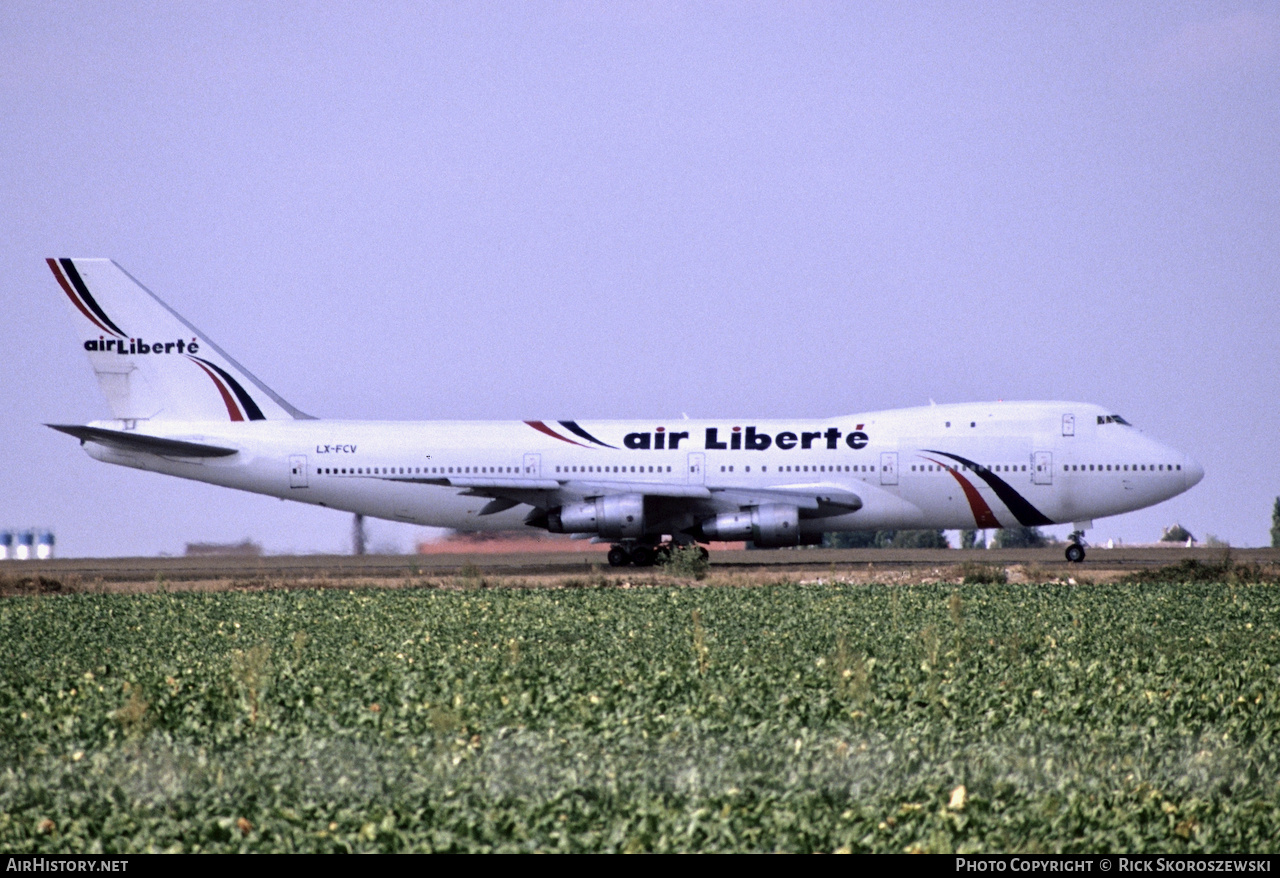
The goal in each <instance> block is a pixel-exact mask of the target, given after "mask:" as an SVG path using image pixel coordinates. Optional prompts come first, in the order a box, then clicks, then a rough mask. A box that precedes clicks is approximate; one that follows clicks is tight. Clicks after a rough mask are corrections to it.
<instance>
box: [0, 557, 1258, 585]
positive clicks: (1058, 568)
mask: <svg viewBox="0 0 1280 878" xmlns="http://www.w3.org/2000/svg"><path fill="white" fill-rule="evenodd" d="M1190 559H1194V560H1197V561H1199V562H1200V563H1202V564H1221V563H1222V562H1223V561H1224V560H1228V559H1229V560H1230V561H1231V562H1233V563H1236V564H1258V565H1263V566H1267V567H1272V566H1275V565H1280V549H1231V550H1225V551H1224V550H1222V549H1200V548H1195V549H1186V548H1167V549H1166V548H1155V549H1152V548H1134V549H1123V548H1121V549H1091V550H1090V552H1089V556H1088V558H1087V560H1086V561H1085V562H1084V563H1083V564H1068V563H1067V562H1066V561H1065V560H1064V559H1063V557H1062V550H1061V547H1057V548H1048V549H1026V550H1020V549H1003V550H986V551H984V550H974V551H964V550H948V549H910V550H906V549H904V550H892V549H808V550H783V551H770V552H761V551H741V550H739V551H721V552H715V551H713V552H712V564H711V566H710V568H709V569H708V571H707V572H706V574H705V576H704V577H703V578H701V579H697V580H695V579H693V578H691V577H677V576H673V575H670V574H669V573H667V572H665V571H664V570H663V569H662V568H658V567H653V568H644V569H637V568H616V569H615V568H611V567H609V566H608V565H607V564H606V563H605V562H604V561H603V559H601V558H599V557H596V556H594V555H590V556H585V557H584V556H583V555H582V554H578V553H566V554H564V555H548V554H546V553H529V554H508V555H498V554H458V555H365V556H360V557H354V556H336V555H306V556H283V555H281V556H262V557H240V558H217V557H215V558H103V559H89V558H61V559H54V560H48V561H4V562H0V595H13V596H18V595H34V594H47V595H53V594H76V593H121V594H142V593H151V592H158V591H168V592H188V591H229V590H240V591H262V590H268V589H293V588H304V589H306V588H347V589H355V588H449V589H473V588H645V587H660V586H661V587H671V586H680V585H697V586H699V587H730V588H732V587H751V586H760V585H768V584H776V583H779V582H790V583H796V584H799V585H805V584H810V583H824V582H846V583H870V582H879V583H898V584H908V583H925V582H953V583H959V582H961V580H962V579H963V578H964V577H965V575H966V573H968V574H969V576H970V577H972V576H974V575H975V574H977V575H982V574H983V573H984V572H987V573H991V572H995V571H1000V572H1003V574H1004V576H1005V577H1006V579H1007V580H1008V581H1009V582H1012V583H1051V582H1061V583H1068V584H1076V585H1086V584H1091V583H1104V582H1113V581H1115V580H1117V579H1120V578H1122V577H1124V576H1126V575H1128V574H1131V573H1134V572H1136V571H1139V570H1144V569H1145V570H1151V569H1155V568H1158V567H1163V566H1167V565H1174V564H1178V563H1180V562H1182V561H1184V560H1190Z"/></svg>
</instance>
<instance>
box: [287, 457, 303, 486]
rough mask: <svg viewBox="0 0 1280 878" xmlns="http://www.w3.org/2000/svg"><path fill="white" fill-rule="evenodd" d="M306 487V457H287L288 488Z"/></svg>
mask: <svg viewBox="0 0 1280 878" xmlns="http://www.w3.org/2000/svg"><path fill="white" fill-rule="evenodd" d="M306 486H307V456H306V455H305V454H291V455H289V487H290V488H305V487H306Z"/></svg>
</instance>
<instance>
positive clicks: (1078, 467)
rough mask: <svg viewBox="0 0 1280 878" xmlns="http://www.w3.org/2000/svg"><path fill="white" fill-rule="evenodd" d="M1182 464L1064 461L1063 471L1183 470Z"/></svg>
mask: <svg viewBox="0 0 1280 878" xmlns="http://www.w3.org/2000/svg"><path fill="white" fill-rule="evenodd" d="M1181 470H1182V464H1180V463H1178V464H1173V463H1132V464H1130V463H1126V464H1119V463H1114V464H1112V463H1108V464H1101V463H1097V464H1094V463H1087V464H1086V463H1064V464H1063V465H1062V471H1063V472H1071V473H1074V472H1089V473H1092V472H1181Z"/></svg>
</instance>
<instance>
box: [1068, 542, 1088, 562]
mask: <svg viewBox="0 0 1280 878" xmlns="http://www.w3.org/2000/svg"><path fill="white" fill-rule="evenodd" d="M1067 560H1068V561H1070V562H1071V563H1072V564H1079V563H1080V562H1081V561H1083V560H1084V546H1082V545H1080V544H1079V543H1072V544H1071V545H1069V546H1067Z"/></svg>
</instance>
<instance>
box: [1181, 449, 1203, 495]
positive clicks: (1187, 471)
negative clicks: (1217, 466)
mask: <svg viewBox="0 0 1280 878" xmlns="http://www.w3.org/2000/svg"><path fill="white" fill-rule="evenodd" d="M1182 472H1183V481H1184V482H1185V484H1186V486H1187V487H1188V488H1191V487H1193V486H1195V485H1198V484H1199V483H1200V480H1201V479H1203V478H1204V467H1202V466H1201V465H1200V464H1199V463H1197V462H1196V461H1194V460H1192V459H1191V458H1189V457H1188V458H1187V459H1186V460H1185V462H1183V464H1182Z"/></svg>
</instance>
